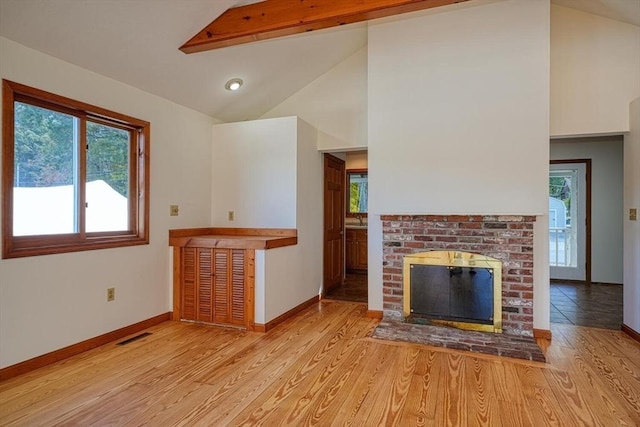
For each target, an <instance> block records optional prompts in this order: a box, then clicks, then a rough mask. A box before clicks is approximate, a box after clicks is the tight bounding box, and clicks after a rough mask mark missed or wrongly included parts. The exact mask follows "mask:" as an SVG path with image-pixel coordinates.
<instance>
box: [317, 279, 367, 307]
mask: <svg viewBox="0 0 640 427" xmlns="http://www.w3.org/2000/svg"><path fill="white" fill-rule="evenodd" d="M367 286H368V285H367V274H355V273H347V276H346V277H345V280H344V284H343V285H341V286H336V287H335V288H334V289H332V290H331V291H330V292H328V293H327V295H325V296H324V297H325V298H327V299H335V300H341V301H352V302H367V301H368V289H367Z"/></svg>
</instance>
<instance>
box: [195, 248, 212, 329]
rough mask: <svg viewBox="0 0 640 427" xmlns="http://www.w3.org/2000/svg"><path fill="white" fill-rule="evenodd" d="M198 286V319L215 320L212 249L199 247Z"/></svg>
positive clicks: (201, 320)
mask: <svg viewBox="0 0 640 427" xmlns="http://www.w3.org/2000/svg"><path fill="white" fill-rule="evenodd" d="M196 251H197V255H198V257H197V260H198V268H197V271H198V280H197V283H198V287H197V295H198V298H197V313H198V317H197V320H199V321H200V322H213V310H212V302H213V292H212V291H213V281H214V270H213V265H212V263H211V262H212V255H211V253H212V250H211V249H208V248H198V249H196Z"/></svg>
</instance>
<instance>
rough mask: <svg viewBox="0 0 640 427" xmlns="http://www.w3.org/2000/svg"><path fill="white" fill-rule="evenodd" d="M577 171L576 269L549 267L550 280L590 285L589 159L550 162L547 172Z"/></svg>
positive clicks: (574, 224) (574, 220) (574, 223)
mask: <svg viewBox="0 0 640 427" xmlns="http://www.w3.org/2000/svg"><path fill="white" fill-rule="evenodd" d="M554 170H555V171H561V170H577V171H578V177H577V182H576V184H577V200H578V204H577V212H575V213H576V214H577V220H576V219H575V218H572V224H571V225H572V227H575V230H576V231H577V247H578V251H577V254H576V256H577V260H576V265H577V266H576V267H549V270H550V277H551V279H558V280H574V281H584V282H586V283H587V284H590V283H591V159H575V160H574V159H572V160H552V161H551V165H550V166H549V171H550V172H553V171H554Z"/></svg>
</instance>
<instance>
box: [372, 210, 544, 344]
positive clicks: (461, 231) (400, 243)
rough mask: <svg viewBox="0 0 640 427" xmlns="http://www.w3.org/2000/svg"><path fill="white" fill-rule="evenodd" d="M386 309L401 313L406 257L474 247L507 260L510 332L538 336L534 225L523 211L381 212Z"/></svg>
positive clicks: (505, 300) (506, 323) (389, 314)
mask: <svg viewBox="0 0 640 427" xmlns="http://www.w3.org/2000/svg"><path fill="white" fill-rule="evenodd" d="M381 220H382V236H383V288H382V292H383V309H384V317H385V319H387V320H396V321H397V320H399V319H401V317H402V302H403V282H402V259H403V257H404V256H405V255H407V254H412V253H416V252H424V251H429V250H455V251H466V252H473V253H478V254H482V255H487V256H490V257H493V258H497V259H499V260H501V261H502V263H503V265H502V320H503V323H502V326H503V333H504V334H505V335H517V336H522V337H533V226H534V222H535V216H523V215H382V217H381Z"/></svg>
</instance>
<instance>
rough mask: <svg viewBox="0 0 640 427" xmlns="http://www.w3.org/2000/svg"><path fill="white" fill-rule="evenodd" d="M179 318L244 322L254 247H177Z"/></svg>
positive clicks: (209, 321) (221, 322) (249, 295)
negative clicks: (179, 280) (180, 295)
mask: <svg viewBox="0 0 640 427" xmlns="http://www.w3.org/2000/svg"><path fill="white" fill-rule="evenodd" d="M180 250H181V254H180V257H181V262H182V268H181V275H182V277H181V282H182V309H181V313H182V316H181V317H182V319H183V320H194V321H198V322H206V323H218V324H225V325H234V326H243V327H246V326H247V313H248V312H249V310H251V308H252V307H251V304H249V303H250V302H251V299H252V296H251V291H252V289H251V288H252V287H251V286H247V285H249V284H250V283H251V280H250V279H251V277H247V276H248V274H251V276H253V271H252V270H253V259H254V251H252V250H243V249H212V248H190V247H185V248H181V249H180Z"/></svg>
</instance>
